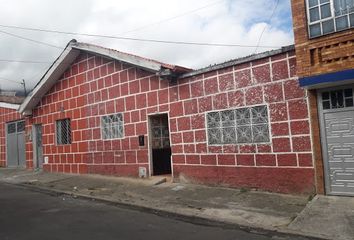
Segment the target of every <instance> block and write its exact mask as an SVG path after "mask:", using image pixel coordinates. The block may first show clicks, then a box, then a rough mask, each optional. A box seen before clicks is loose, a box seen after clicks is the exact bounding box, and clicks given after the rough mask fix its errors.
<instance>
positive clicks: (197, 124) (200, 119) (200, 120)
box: [192, 114, 205, 129]
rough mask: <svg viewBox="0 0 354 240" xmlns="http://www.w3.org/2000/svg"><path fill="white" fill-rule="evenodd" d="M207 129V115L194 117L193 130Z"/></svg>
mask: <svg viewBox="0 0 354 240" xmlns="http://www.w3.org/2000/svg"><path fill="white" fill-rule="evenodd" d="M201 128H205V115H204V114H198V115H194V116H192V129H201Z"/></svg>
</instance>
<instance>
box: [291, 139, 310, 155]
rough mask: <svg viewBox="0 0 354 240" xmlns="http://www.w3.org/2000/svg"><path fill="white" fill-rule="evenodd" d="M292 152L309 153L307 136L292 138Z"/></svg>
mask: <svg viewBox="0 0 354 240" xmlns="http://www.w3.org/2000/svg"><path fill="white" fill-rule="evenodd" d="M292 142H293V151H294V152H309V151H311V139H310V137H309V136H302V137H293V138H292Z"/></svg>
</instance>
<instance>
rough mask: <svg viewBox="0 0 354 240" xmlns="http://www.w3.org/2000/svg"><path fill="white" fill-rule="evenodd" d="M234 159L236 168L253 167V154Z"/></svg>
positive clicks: (238, 156)
mask: <svg viewBox="0 0 354 240" xmlns="http://www.w3.org/2000/svg"><path fill="white" fill-rule="evenodd" d="M236 159H237V165H238V166H254V165H255V161H254V155H253V154H242V155H237V156H236Z"/></svg>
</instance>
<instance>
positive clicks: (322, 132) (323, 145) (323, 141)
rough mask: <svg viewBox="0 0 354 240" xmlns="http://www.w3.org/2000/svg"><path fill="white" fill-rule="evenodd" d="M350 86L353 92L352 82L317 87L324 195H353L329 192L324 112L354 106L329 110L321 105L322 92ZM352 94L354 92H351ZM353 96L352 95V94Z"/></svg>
mask: <svg viewBox="0 0 354 240" xmlns="http://www.w3.org/2000/svg"><path fill="white" fill-rule="evenodd" d="M348 87H351V88H353V92H354V85H353V84H347V85H343V86H336V87H328V88H321V89H317V91H316V92H317V106H318V107H317V113H318V119H319V124H320V135H321V137H320V139H321V149H322V159H323V172H324V175H325V176H324V182H325V193H326V195H333V196H354V193H353V194H349V193H333V192H331V188H330V182H331V181H330V174H329V162H328V161H329V159H328V148H327V134H326V130H325V128H326V126H325V117H324V115H325V114H326V113H337V112H347V111H354V107H346V108H337V109H329V110H324V109H323V105H322V93H323V92H327V91H333V90H334V91H335V90H341V89H345V88H348ZM353 94H354V93H353ZM353 97H354V95H353Z"/></svg>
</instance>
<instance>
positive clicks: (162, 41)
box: [0, 24, 279, 49]
mask: <svg viewBox="0 0 354 240" xmlns="http://www.w3.org/2000/svg"><path fill="white" fill-rule="evenodd" d="M0 27H5V28H15V29H21V30H29V31H38V32H48V33H56V34H65V35H77V36H85V37H99V38H109V39H118V40H130V41H138V42H153V43H164V44H176V45H194V46H212V47H244V48H254V47H258V48H259V47H261V48H278V47H279V46H270V45H269V46H260V45H258V46H255V45H243V44H225V43H206V42H185V41H168V40H158V39H143V38H131V37H119V36H112V35H100V34H90V33H78V32H68V31H58V30H49V29H40V28H29V27H19V26H10V25H2V24H0ZM0 32H4V31H1V30H0ZM6 34H9V33H6ZM9 35H10V34H9ZM11 35H12V36H15V35H14V34H11ZM16 37H19V38H22V39H25V40H29V41H32V42H37V43H40V44H44V45H47V46H51V47H55V48H59V49H63V48H61V47H58V46H55V45H52V44H47V43H43V42H39V41H36V40H33V39H28V38H24V37H21V36H18V35H16Z"/></svg>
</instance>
